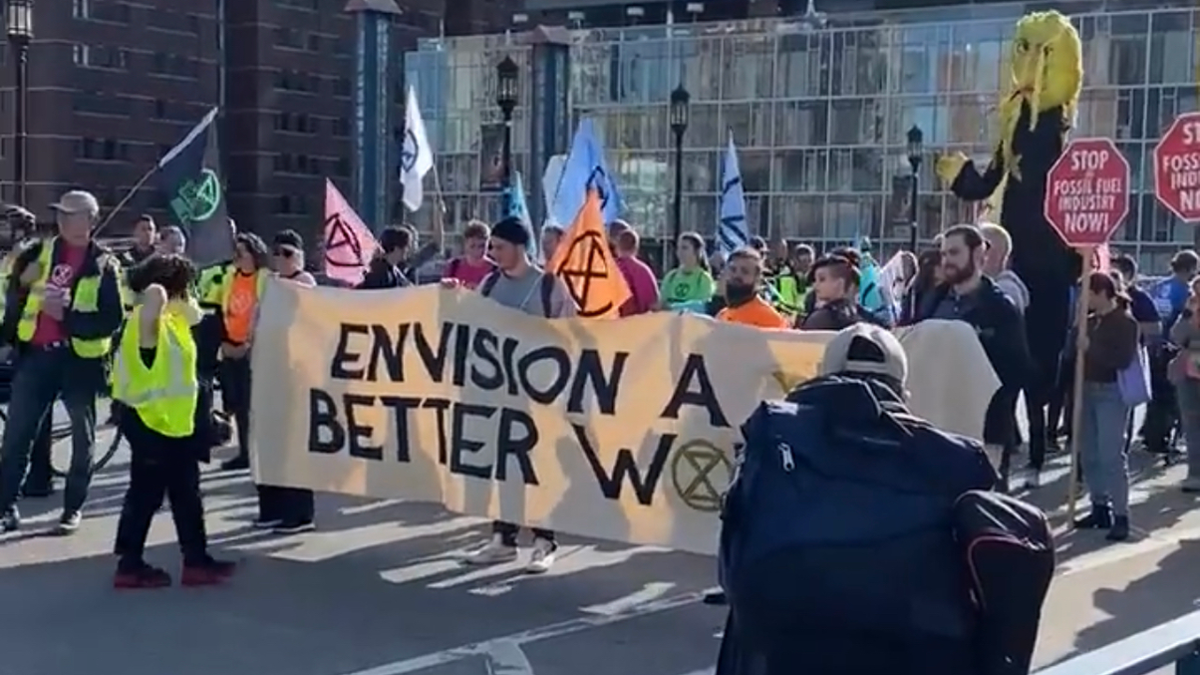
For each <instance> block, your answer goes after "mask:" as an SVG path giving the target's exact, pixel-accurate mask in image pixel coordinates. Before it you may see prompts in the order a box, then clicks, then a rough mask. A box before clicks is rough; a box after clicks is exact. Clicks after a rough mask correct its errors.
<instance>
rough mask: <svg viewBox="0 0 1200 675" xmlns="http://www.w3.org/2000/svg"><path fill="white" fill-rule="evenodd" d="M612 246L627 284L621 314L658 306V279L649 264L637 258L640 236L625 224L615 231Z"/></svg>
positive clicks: (640, 311)
mask: <svg viewBox="0 0 1200 675" xmlns="http://www.w3.org/2000/svg"><path fill="white" fill-rule="evenodd" d="M614 244H615V246H614V248H615V249H616V252H617V267H618V268H620V270H621V274H622V275H624V276H625V283H626V284H628V285H629V299H628V300H626V301H625V304H623V305H621V308H620V310H618V311H619V313H620V315H621V316H633V315H635V314H645V313H647V312H652V311H654V308H655V307H657V306H658V280H657V279H655V278H654V271H653V270H651V269H650V266H649V265H647V264H646V263H644V262H642V260H641V259H640V258H638V250H639V248H640V247H641V238H640V237H639V236H638V233H637V232H634V231H633V228H631V227H629V226H628V225H627V224H626V225H625V228H624V229H621V230H619V231H617V233H616V237H615V241H614Z"/></svg>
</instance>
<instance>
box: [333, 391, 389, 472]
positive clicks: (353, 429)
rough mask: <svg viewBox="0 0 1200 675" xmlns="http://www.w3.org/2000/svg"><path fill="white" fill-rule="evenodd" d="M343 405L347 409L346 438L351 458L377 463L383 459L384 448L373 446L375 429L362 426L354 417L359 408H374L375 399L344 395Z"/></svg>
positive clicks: (369, 426)
mask: <svg viewBox="0 0 1200 675" xmlns="http://www.w3.org/2000/svg"><path fill="white" fill-rule="evenodd" d="M342 405H344V406H345V407H346V436H347V439H348V440H349V441H350V456H351V457H361V458H362V459H373V460H376V461H378V460H381V459H383V446H382V445H371V437H372V436H374V434H375V428H374V427H372V426H371V425H369V424H360V423H359V422H358V420H357V419H355V415H354V409H355V408H357V407H363V408H370V407H372V406H374V405H375V397H374V396H364V395H362V394H344V395H343V396H342Z"/></svg>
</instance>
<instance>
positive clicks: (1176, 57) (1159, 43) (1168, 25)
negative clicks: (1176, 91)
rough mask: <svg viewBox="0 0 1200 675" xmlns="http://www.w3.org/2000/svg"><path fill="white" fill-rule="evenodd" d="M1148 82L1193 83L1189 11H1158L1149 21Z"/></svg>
mask: <svg viewBox="0 0 1200 675" xmlns="http://www.w3.org/2000/svg"><path fill="white" fill-rule="evenodd" d="M1150 25H1151V31H1150V79H1149V83H1151V84H1157V83H1164V84H1182V83H1190V82H1194V81H1195V79H1194V78H1195V67H1194V66H1195V61H1196V57H1195V51H1194V48H1195V44H1196V41H1195V36H1193V35H1192V13H1191V12H1158V13H1155V14H1153V15H1152V16H1151V18H1150Z"/></svg>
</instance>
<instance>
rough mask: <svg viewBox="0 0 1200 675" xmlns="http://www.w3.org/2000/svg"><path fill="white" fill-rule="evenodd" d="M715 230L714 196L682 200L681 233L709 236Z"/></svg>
mask: <svg viewBox="0 0 1200 675" xmlns="http://www.w3.org/2000/svg"><path fill="white" fill-rule="evenodd" d="M716 229H717V199H716V196H715V195H703V196H693V195H685V196H684V198H683V231H684V232H687V231H689V230H691V231H693V232H699V233H700V234H702V235H704V236H706V237H707V236H710V235H711V234H712V233H713V232H715V231H716Z"/></svg>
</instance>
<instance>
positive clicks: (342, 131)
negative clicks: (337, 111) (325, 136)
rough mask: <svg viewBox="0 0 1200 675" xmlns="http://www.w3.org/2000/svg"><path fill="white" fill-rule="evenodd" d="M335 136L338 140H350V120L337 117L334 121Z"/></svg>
mask: <svg viewBox="0 0 1200 675" xmlns="http://www.w3.org/2000/svg"><path fill="white" fill-rule="evenodd" d="M333 135H334V137H336V138H349V137H350V120H348V119H346V118H344V117H335V118H334V119H333Z"/></svg>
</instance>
